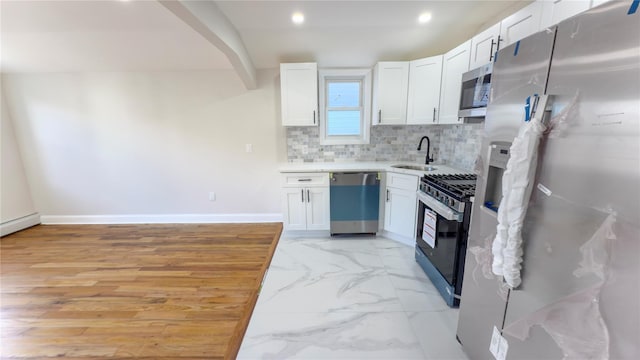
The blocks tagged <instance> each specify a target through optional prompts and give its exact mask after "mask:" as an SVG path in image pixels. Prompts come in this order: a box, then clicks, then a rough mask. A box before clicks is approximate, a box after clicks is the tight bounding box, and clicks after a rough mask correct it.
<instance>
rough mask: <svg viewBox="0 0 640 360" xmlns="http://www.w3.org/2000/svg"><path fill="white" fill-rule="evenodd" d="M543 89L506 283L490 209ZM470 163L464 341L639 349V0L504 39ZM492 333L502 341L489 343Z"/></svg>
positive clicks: (526, 355) (576, 351) (579, 355)
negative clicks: (518, 250) (516, 249)
mask: <svg viewBox="0 0 640 360" xmlns="http://www.w3.org/2000/svg"><path fill="white" fill-rule="evenodd" d="M545 95H546V96H545ZM543 99H544V100H548V102H547V101H542V100H543ZM538 100H540V102H539V103H537V105H538V108H537V109H536V113H537V114H538V115H541V114H542V113H544V114H545V116H544V121H545V123H546V124H547V126H548V129H547V131H546V132H545V134H544V135H543V136H542V139H541V142H540V145H539V148H538V152H537V154H538V162H537V168H536V171H535V176H534V177H533V178H532V179H531V180H530V181H531V186H532V193H531V196H530V199H529V202H528V206H527V209H526V217H525V220H524V224H523V227H522V238H523V240H524V243H523V247H522V251H523V255H522V259H523V261H522V264H521V266H522V270H521V278H522V282H521V284H520V285H519V286H518V287H516V288H513V289H512V288H510V287H509V286H507V285H506V284H505V282H504V279H503V278H502V277H500V276H498V275H495V274H494V273H493V272H492V261H493V255H492V248H491V247H492V242H493V240H494V238H495V236H496V225H497V211H496V210H497V209H498V206H499V204H500V199H501V197H502V195H503V194H502V187H501V179H502V176H503V174H504V172H505V168H506V164H507V161H508V160H509V158H510V156H511V154H510V151H511V148H510V146H511V143H512V142H513V139H514V137H515V136H516V134H517V133H518V130H519V128H520V127H521V126H522V124H523V122H524V121H525V118H526V117H527V113H529V114H531V113H532V111H531V109H532V108H534V107H535V105H536V101H538ZM476 170H477V172H478V181H477V186H476V196H475V201H474V205H473V212H472V218H471V228H470V231H469V240H468V250H467V255H466V266H465V279H464V284H463V287H462V299H461V303H460V313H459V323H458V329H457V336H458V340H459V341H460V343H461V344H462V347H463V349H464V350H465V352H466V353H467V355H468V356H469V357H470V358H471V359H474V360H475V359H478V360H482V359H494V358H496V357H504V358H506V359H563V358H564V359H640V9H638V1H637V0H636V1H611V2H609V3H605V4H603V5H601V6H599V7H596V8H593V9H591V10H589V11H588V12H586V13H583V14H581V15H579V16H576V17H574V18H570V19H568V20H565V21H563V22H562V23H560V24H558V25H557V26H554V27H552V28H549V29H547V30H545V31H542V32H539V33H537V34H535V35H532V36H530V37H527V38H525V39H523V40H521V41H519V42H517V43H515V44H512V45H510V46H508V47H505V48H503V49H501V50H500V51H499V53H498V57H497V60H496V61H495V63H494V67H493V75H492V89H491V99H490V104H489V106H488V108H487V115H486V119H485V135H484V138H483V142H482V149H481V153H480V156H479V158H478V162H477V165H476ZM494 328H495V329H497V332H498V334H497V335H498V336H494ZM500 336H502V338H503V340H502V341H504V342H505V343H506V345H505V346H501V347H502V348H503V349H502V350H506V351H505V352H503V353H502V354H500V355H499V356H494V355H492V353H491V351H490V345H491V341H492V339H493V340H496V338H499V337H500ZM499 345H502V344H499ZM494 346H497V345H495V344H494ZM492 350H495V348H494V349H492Z"/></svg>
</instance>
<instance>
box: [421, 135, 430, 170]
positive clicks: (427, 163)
mask: <svg viewBox="0 0 640 360" xmlns="http://www.w3.org/2000/svg"><path fill="white" fill-rule="evenodd" d="M424 139H427V157H426V158H425V159H424V163H425V165H429V163H430V162H431V161H433V158H432V157H429V149H430V148H431V141H429V137H428V136H423V137H422V139H420V143H419V144H418V151H420V150H421V149H422V141H424Z"/></svg>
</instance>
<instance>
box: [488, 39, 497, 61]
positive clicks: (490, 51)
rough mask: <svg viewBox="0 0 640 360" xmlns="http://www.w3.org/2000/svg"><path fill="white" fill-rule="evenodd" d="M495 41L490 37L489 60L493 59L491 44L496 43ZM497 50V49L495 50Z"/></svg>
mask: <svg viewBox="0 0 640 360" xmlns="http://www.w3.org/2000/svg"><path fill="white" fill-rule="evenodd" d="M496 44H497V42H496V41H494V40H493V39H491V49H490V50H489V62H491V60H493V46H494V45H496ZM496 51H497V50H496Z"/></svg>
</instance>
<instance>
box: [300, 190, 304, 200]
mask: <svg viewBox="0 0 640 360" xmlns="http://www.w3.org/2000/svg"><path fill="white" fill-rule="evenodd" d="M300 195H302V202H304V189H301V190H300Z"/></svg>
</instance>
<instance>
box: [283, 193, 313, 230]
mask: <svg viewBox="0 0 640 360" xmlns="http://www.w3.org/2000/svg"><path fill="white" fill-rule="evenodd" d="M306 196H307V195H306V193H305V190H304V189H303V188H283V189H282V198H283V201H282V202H283V204H282V209H283V211H284V226H285V228H286V229H287V230H306V229H307V218H306V204H307V202H306Z"/></svg>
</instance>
